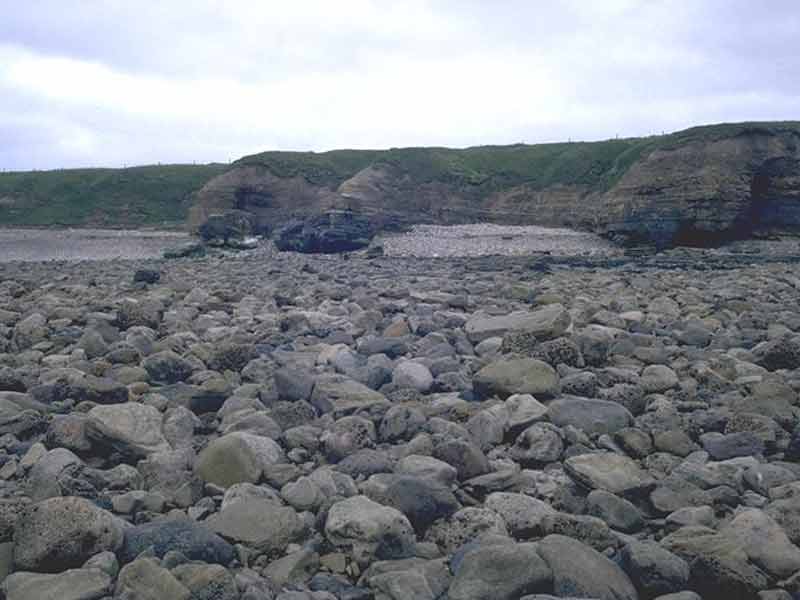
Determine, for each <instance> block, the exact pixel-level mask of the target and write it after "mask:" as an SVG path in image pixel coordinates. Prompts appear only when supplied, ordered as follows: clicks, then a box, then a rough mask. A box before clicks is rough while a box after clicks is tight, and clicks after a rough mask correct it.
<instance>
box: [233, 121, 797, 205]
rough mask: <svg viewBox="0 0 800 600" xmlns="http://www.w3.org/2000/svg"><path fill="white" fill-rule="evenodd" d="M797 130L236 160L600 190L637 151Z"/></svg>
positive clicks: (792, 125)
mask: <svg viewBox="0 0 800 600" xmlns="http://www.w3.org/2000/svg"><path fill="white" fill-rule="evenodd" d="M781 131H793V132H798V133H800V122H797V121H785V122H773V123H752V122H749V123H723V124H720V125H707V126H702V127H693V128H691V129H686V130H684V131H680V132H676V133H671V134H667V135H657V136H650V137H642V138H624V139H614V140H605V141H600V142H569V143H563V142H562V143H554V144H533V145H530V144H516V145H511V146H476V147H472V148H464V149H450V148H392V149H390V150H333V151H330V152H320V153H315V152H263V153H260V154H254V155H251V156H246V157H244V158H241V159H239V160H238V161H236V163H234V164H236V165H240V166H241V165H258V166H263V167H265V168H267V169H268V170H269V171H270V172H272V173H274V174H275V175H278V176H280V177H294V176H302V177H304V178H305V179H306V180H307V181H309V182H310V183H313V184H316V185H327V186H329V187H331V188H336V187H337V186H338V185H339V184H341V183H342V182H343V181H345V180H346V179H349V178H350V177H352V176H353V175H355V174H356V173H358V172H359V171H360V170H362V169H364V168H366V167H368V166H370V165H371V164H375V163H385V164H389V165H394V166H396V167H398V168H400V169H401V170H403V171H405V172H408V173H410V174H412V175H413V177H414V180H415V181H417V182H423V183H424V182H437V181H438V182H443V183H450V184H456V185H462V186H477V187H478V188H482V189H484V190H485V191H487V192H491V191H495V190H498V189H503V188H506V187H511V186H514V185H520V184H528V185H530V186H532V187H534V188H538V189H541V188H545V187H549V186H553V185H586V186H589V187H592V188H596V189H600V190H606V189H608V188H610V187H611V186H613V185H614V184H615V183H616V182H617V181H618V180H619V178H620V177H622V175H624V174H625V172H626V171H627V170H628V169H629V168H630V166H631V165H633V163H635V162H636V161H637V160H638V159H639V158H640V157H641V156H643V155H646V154H648V153H650V152H652V151H653V150H657V149H669V148H674V147H676V146H680V145H682V144H686V143H690V142H693V141H700V142H710V141H714V140H718V139H722V138H726V137H735V136H738V135H745V134H749V133H754V132H764V133H778V132H781Z"/></svg>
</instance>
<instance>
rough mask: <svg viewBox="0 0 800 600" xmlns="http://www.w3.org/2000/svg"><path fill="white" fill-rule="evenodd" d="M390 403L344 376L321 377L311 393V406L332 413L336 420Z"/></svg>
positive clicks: (378, 394) (381, 395) (380, 395)
mask: <svg viewBox="0 0 800 600" xmlns="http://www.w3.org/2000/svg"><path fill="white" fill-rule="evenodd" d="M388 403H389V401H388V400H387V399H386V397H385V396H384V395H383V394H381V393H380V392H376V391H375V390H372V389H370V388H368V387H367V386H365V385H364V384H363V383H359V382H357V381H355V380H353V379H350V378H349V377H346V376H344V375H336V374H324V375H320V376H319V377H317V379H316V381H315V383H314V391H313V392H312V393H311V404H313V405H314V407H315V408H316V409H317V410H319V411H320V412H322V413H332V414H333V416H334V418H338V417H344V416H347V415H350V414H352V413H354V412H356V411H359V410H367V409H369V408H371V407H373V406H380V405H382V404H388Z"/></svg>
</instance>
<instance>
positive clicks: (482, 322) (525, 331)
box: [464, 304, 572, 352]
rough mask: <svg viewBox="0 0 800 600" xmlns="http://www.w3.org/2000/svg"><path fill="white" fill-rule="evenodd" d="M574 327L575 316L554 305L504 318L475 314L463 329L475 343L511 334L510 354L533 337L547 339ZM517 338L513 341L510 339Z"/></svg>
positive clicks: (503, 316)
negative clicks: (517, 345) (517, 344)
mask: <svg viewBox="0 0 800 600" xmlns="http://www.w3.org/2000/svg"><path fill="white" fill-rule="evenodd" d="M571 325H572V317H571V316H570V314H569V312H567V310H566V309H565V308H564V307H563V306H562V305H561V304H552V305H549V306H546V307H545V308H542V309H540V310H537V311H533V312H528V311H523V312H515V313H511V314H508V315H502V316H484V315H474V316H473V317H472V318H470V319H469V321H467V323H466V324H465V325H464V330H465V331H466V332H467V336H468V337H469V339H470V341H471V342H472V343H473V344H477V343H479V342H482V341H483V340H486V339H489V338H493V337H503V336H504V335H506V334H507V333H509V334H510V335H509V340H504V341H503V344H504V346H507V345H510V349H508V351H509V352H512V351H514V348H515V344H516V343H522V341H523V340H524V341H527V340H528V339H530V338H532V339H534V340H539V341H543V340H548V339H552V338H557V337H559V336H561V335H563V334H564V333H565V332H566V331H567V330H568V329H569V327H570V326H571ZM511 338H514V339H511Z"/></svg>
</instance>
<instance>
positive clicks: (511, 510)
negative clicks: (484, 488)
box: [485, 492, 556, 539]
mask: <svg viewBox="0 0 800 600" xmlns="http://www.w3.org/2000/svg"><path fill="white" fill-rule="evenodd" d="M485 506H486V508H488V509H490V510H493V511H494V512H496V513H497V514H498V515H500V516H501V517H503V520H504V521H505V522H506V525H507V526H508V531H509V533H510V534H511V535H513V536H514V537H515V538H520V539H526V538H531V537H533V536H536V535H538V534H540V533H541V530H542V519H544V517H545V516H546V515H552V514H555V513H556V510H555V509H554V508H553V507H552V506H550V505H549V504H547V502H544V501H543V500H539V499H538V498H533V497H531V496H526V495H525V494H516V493H511V492H494V493H492V494H489V496H488V497H487V498H486V503H485Z"/></svg>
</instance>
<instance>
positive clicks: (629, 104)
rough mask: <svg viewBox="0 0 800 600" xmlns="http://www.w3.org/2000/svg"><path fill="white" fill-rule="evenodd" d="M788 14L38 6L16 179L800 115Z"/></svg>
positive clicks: (2, 112) (657, 7) (3, 74)
mask: <svg viewBox="0 0 800 600" xmlns="http://www.w3.org/2000/svg"><path fill="white" fill-rule="evenodd" d="M69 4H71V6H67V5H69ZM782 6H784V3H782V2H780V1H778V0H776V2H775V3H774V5H773V7H772V8H773V10H772V13H771V15H768V16H764V15H763V14H762V13H758V14H755V12H756V8H754V5H751V4H749V3H746V2H744V0H731V1H730V2H722V0H709V1H708V2H705V3H695V2H692V1H690V0H675V1H671V2H666V1H658V0H652V1H650V0H648V1H646V2H643V1H638V0H614V1H609V2H603V3H594V2H592V3H589V2H582V1H580V0H563V1H562V2H553V3H531V2H527V1H526V0H506V1H505V2H499V3H494V2H492V3H489V2H483V1H481V0H460V1H456V0H430V1H425V0H410V1H405V2H395V1H391V0H342V1H340V2H328V1H327V0H313V1H312V0H296V1H294V2H291V3H285V2H268V1H264V2H245V1H239V2H236V1H232V2H220V1H214V0H198V1H195V2H188V0H187V1H178V0H173V1H169V2H160V3H158V4H156V3H147V4H145V5H144V8H142V5H136V4H134V3H123V2H102V3H100V2H87V3H78V2H74V3H69V2H64V1H59V2H54V1H48V0H39V1H38V2H31V3H28V4H26V5H25V6H24V7H21V8H20V10H18V11H15V12H14V13H13V14H10V15H9V18H8V19H7V20H6V22H5V25H4V24H2V23H0V132H2V133H3V135H4V136H5V137H6V138H8V139H6V140H4V148H3V150H2V151H0V161H2V164H0V168H2V167H5V168H30V167H37V168H40V167H56V166H67V165H76V164H109V165H118V164H130V163H135V162H156V161H161V162H167V161H170V162H174V161H184V162H185V161H193V160H196V161H209V160H230V159H233V158H236V157H238V156H241V155H243V154H246V153H250V152H256V151H261V150H265V149H273V148H279V149H315V150H324V149H330V148H335V147H389V146H401V145H469V144H481V143H511V142H518V141H527V142H536V141H553V140H558V139H566V138H572V139H597V138H604V137H613V136H614V135H616V134H620V135H638V134H648V133H653V132H660V131H662V130H670V129H675V128H680V127H684V126H689V125H693V124H697V123H701V122H709V121H718V120H729V121H730V120H744V119H784V118H793V117H794V118H797V114H796V111H797V109H798V108H800V105H799V104H798V97H799V96H798V94H799V88H800V84H798V83H797V82H796V80H795V79H794V78H787V77H786V76H785V75H781V74H784V73H787V72H792V71H793V69H795V67H800V60H799V59H798V58H797V57H796V56H795V53H794V52H792V51H791V47H792V46H791V44H790V43H789V41H790V40H796V38H797V34H798V33H800V21H798V19H797V18H796V17H793V16H792V13H791V12H789V13H788V14H781V12H782V11H781V7H782ZM785 6H786V7H787V8H788V9H791V7H792V5H791V3H789V2H786V3H785ZM784 12H786V11H784ZM732 13H733V14H732ZM750 13H753V14H750ZM45 16H46V18H45ZM776 37H778V38H780V39H777V40H776V39H775V38H776ZM742 40H746V42H747V45H745V44H744V43H743V42H742ZM781 40H783V41H785V42H787V47H786V49H785V50H784V51H783V54H781V55H780V56H775V55H774V53H775V52H777V50H775V48H780V42H781ZM758 44H764V45H765V46H766V47H769V48H770V49H771V51H773V55H772V56H768V57H764V56H760V55H759V53H757V52H753V51H752V47H754V46H757V45H758ZM34 140H35V143H34ZM45 140H50V142H51V143H50V144H48V143H47V142H46V141H45Z"/></svg>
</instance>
